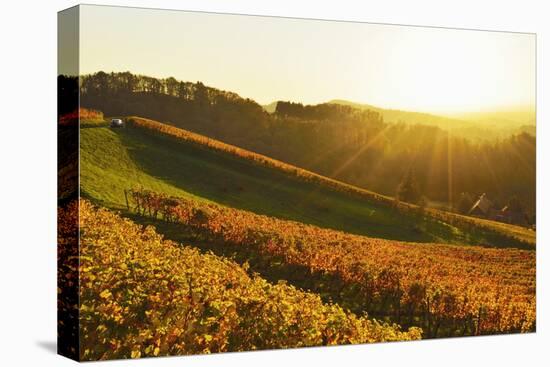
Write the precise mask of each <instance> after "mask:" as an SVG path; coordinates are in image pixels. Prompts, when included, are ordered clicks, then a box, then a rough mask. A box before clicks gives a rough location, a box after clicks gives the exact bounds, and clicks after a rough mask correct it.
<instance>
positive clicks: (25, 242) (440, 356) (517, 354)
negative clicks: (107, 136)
mask: <svg viewBox="0 0 550 367" xmlns="http://www.w3.org/2000/svg"><path fill="white" fill-rule="evenodd" d="M96 3H97V4H112V5H136V6H144V7H157V8H172V9H187V10H206V11H218V12H231V13H242V14H259V15H281V16H291V17H304V18H321V19H338V20H355V21H367V22H382V23H396V24H414V25H431V26H445V27H458V28H473V29H490V30H509V31H522V32H536V33H537V35H538V36H537V42H538V96H537V97H538V98H537V123H538V126H537V138H538V139H537V140H538V142H537V143H538V144H537V150H538V152H537V154H538V167H537V170H538V172H537V173H538V193H537V195H538V197H537V199H538V208H539V210H538V242H537V243H538V246H537V258H538V267H537V268H538V272H537V278H538V282H537V285H538V293H537V294H538V304H537V310H538V315H537V329H538V331H537V333H536V334H530V335H508V336H496V337H478V338H461V339H447V340H441V339H440V340H432V341H421V342H409V343H392V344H377V345H362V346H345V347H330V348H311V349H301V350H286V351H274V352H249V353H232V354H222V355H211V356H198V357H172V358H159V359H148V360H139V361H118V362H105V363H106V364H108V365H114V366H127V365H128V366H149V365H152V366H175V365H182V364H185V365H186V366H209V365H220V364H223V365H224V366H225V365H227V366H257V365H267V366H271V365H277V366H279V365H288V366H299V365H304V366H305V365H310V364H311V365H326V366H339V365H356V364H357V365H366V364H369V365H373V364H378V365H384V366H385V365H390V366H393V365H397V364H404V365H413V366H416V365H419V366H441V365H445V366H467V365H471V366H480V365H485V366H489V365H499V366H513V365H522V366H540V365H544V364H545V363H546V365H548V364H547V363H548V360H550V356H549V353H548V349H549V347H548V345H550V338H549V335H550V330H549V328H550V325H549V322H550V321H549V317H548V315H549V314H550V309H549V307H550V303H549V300H548V285H549V283H550V277H549V271H548V268H549V258H548V256H549V251H548V250H547V249H546V247H547V246H548V239H549V231H548V224H549V216H548V210H547V208H548V204H550V202H549V195H550V190H549V188H548V183H549V181H548V168H546V169H545V167H544V165H545V163H546V165H547V164H548V162H547V161H546V159H548V154H549V153H550V148H549V145H550V136H549V133H548V131H549V128H548V126H549V124H550V122H549V121H548V118H547V117H548V112H547V109H546V108H547V106H548V103H549V102H548V99H549V96H548V95H546V98H545V95H544V92H545V91H546V90H547V88H548V86H549V85H550V82H549V77H548V75H549V74H548V73H547V72H546V70H545V66H547V65H548V60H549V58H548V56H549V50H550V48H548V47H546V46H547V45H548V43H545V41H546V40H550V30H549V25H548V24H549V18H548V14H549V13H550V12H549V11H548V10H547V9H545V3H546V2H545V1H528V0H523V1H503V0H500V1H482V0H477V1H470V0H461V1H442V0H433V1H427V0H426V1H425V0H413V1H411V0H402V1H379V2H372V1H365V0H363V1H347V0H337V1H306V0H302V1H300V0H293V1H286V0H268V1H257V0H256V1H254V0H249V1H244V0H242V1H241V0H232V1H227V0H225V1H223V0H220V1H210V0H197V1H184V0H179V1H168V0H157V1H115V0H112V1H96ZM75 4H76V2H73V1H61V0H48V1H15V0H12V1H10V2H8V1H5V2H3V3H2V8H1V10H0V28H1V32H0V40H1V43H0V93H1V94H0V108H1V110H0V124H1V129H0V159H1V164H0V168H1V169H0V185H1V189H0V216H1V218H0V223H1V224H0V246H1V250H0V251H1V253H0V261H1V263H0V271H1V274H0V282H1V283H0V365H3V366H18V365H29V366H35V365H38V366H65V365H72V364H74V362H72V361H69V360H67V359H64V358H62V357H59V356H57V355H56V354H55V352H54V351H55V339H56V301H55V298H56V283H55V282H56V278H55V267H56V235H55V228H56V227H55V226H56V221H55V216H56V148H55V147H56V130H55V129H56V68H57V63H56V57H57V56H56V55H57V54H56V47H57V46H56V30H57V28H56V21H57V16H56V12H57V11H59V10H61V9H64V8H67V7H70V6H72V5H75ZM543 60H544V62H543ZM545 100H546V101H545ZM502 164H506V162H502ZM547 167H548V166H547ZM6 204H7V205H6Z"/></svg>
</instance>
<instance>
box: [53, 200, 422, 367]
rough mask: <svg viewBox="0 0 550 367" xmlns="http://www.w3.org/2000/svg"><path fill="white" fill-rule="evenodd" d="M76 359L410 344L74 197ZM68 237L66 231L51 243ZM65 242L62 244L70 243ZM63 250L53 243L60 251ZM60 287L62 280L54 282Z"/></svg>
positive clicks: (396, 332)
mask: <svg viewBox="0 0 550 367" xmlns="http://www.w3.org/2000/svg"><path fill="white" fill-rule="evenodd" d="M77 213H79V214H80V255H79V267H78V269H79V273H80V278H79V280H80V304H79V311H80V358H81V359H82V360H98V359H101V360H103V359H112V358H138V357H145V356H161V355H164V356H165V355H178V354H196V353H212V352H224V351H242V350H255V349H266V348H293V347H304V346H314V345H332V344H350V343H368V342H381V341H396V340H413V339H419V338H420V336H421V331H420V330H419V329H417V328H411V329H410V330H409V331H408V332H403V331H401V330H400V328H399V327H398V326H395V325H388V324H385V323H380V322H377V321H373V320H369V319H367V318H365V317H357V316H355V315H354V314H351V313H349V312H346V311H344V310H343V309H342V308H341V307H340V306H338V305H334V304H325V303H323V302H321V300H320V298H319V296H317V295H315V294H311V293H307V292H304V291H301V290H298V289H296V288H294V287H293V286H290V285H286V284H285V283H284V282H280V283H279V284H275V285H273V284H270V283H268V282H267V281H265V280H264V279H262V278H260V277H258V276H257V275H254V274H249V273H248V272H247V270H246V268H243V267H241V266H239V265H238V264H236V263H235V262H232V261H230V260H227V259H224V258H221V257H218V256H215V255H213V254H210V253H207V254H201V253H200V252H199V251H198V250H197V249H193V248H191V247H185V246H182V245H180V244H177V243H174V242H171V241H166V240H163V238H162V236H161V235H159V234H157V233H156V232H155V230H154V229H153V227H150V226H149V227H142V226H139V225H136V224H134V223H133V222H131V221H130V220H128V219H123V218H121V217H119V216H118V215H116V214H114V213H112V212H110V211H108V210H106V209H97V208H95V207H93V206H92V205H91V204H90V203H89V202H87V201H84V200H81V201H80V207H78V205H76V203H73V204H72V205H70V206H69V207H68V208H67V209H64V210H61V211H60V217H61V218H63V217H68V218H74V217H75V216H76V215H77ZM65 235H66V236H72V237H74V235H75V228H74V226H71V225H63V226H60V236H61V238H63V236H65ZM72 237H71V238H72ZM64 243H66V242H64V241H61V242H60V246H63V244H64ZM60 285H61V286H60V289H63V287H64V286H65V285H67V286H68V283H67V282H66V281H63V280H62V281H61V282H60Z"/></svg>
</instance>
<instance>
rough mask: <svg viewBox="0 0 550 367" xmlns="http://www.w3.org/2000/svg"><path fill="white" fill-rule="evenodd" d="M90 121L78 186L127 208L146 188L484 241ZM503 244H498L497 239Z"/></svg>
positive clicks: (417, 235) (239, 162) (369, 230)
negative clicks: (131, 195) (128, 196)
mask: <svg viewBox="0 0 550 367" xmlns="http://www.w3.org/2000/svg"><path fill="white" fill-rule="evenodd" d="M84 125H88V126H87V128H83V129H82V132H81V188H82V192H83V194H84V195H85V196H86V197H89V198H90V199H93V200H94V201H96V202H99V203H101V204H102V205H105V206H107V207H114V208H120V209H122V208H124V207H125V201H124V194H123V190H124V189H128V188H131V187H136V186H142V187H144V188H148V189H151V190H155V191H161V192H165V193H167V194H170V195H176V196H187V197H189V196H191V197H194V198H196V199H198V200H211V201H214V202H217V203H221V204H224V205H227V206H232V207H236V208H239V209H246V210H250V211H253V212H256V213H260V214H267V215H271V216H275V217H279V218H283V219H291V220H297V221H301V222H304V223H310V224H315V225H318V226H321V227H327V228H334V229H339V230H344V231H347V232H351V233H357V234H363V235H367V236H373V237H381V238H388V239H398V240H405V241H418V242H434V241H435V242H447V243H487V242H490V241H489V240H487V239H486V238H484V237H483V235H480V234H476V233H474V234H472V233H469V234H466V233H464V232H461V231H460V230H459V229H458V228H456V227H453V226H450V225H448V224H446V223H443V222H438V221H434V220H427V219H420V218H418V217H413V216H408V215H402V214H399V213H397V212H395V211H394V210H392V209H391V208H388V207H383V206H382V207H381V206H376V205H375V204H372V203H370V202H368V201H366V200H360V199H358V198H357V197H351V196H349V195H347V194H345V193H342V192H338V191H336V190H333V189H330V188H327V187H323V186H322V185H319V184H315V183H312V182H304V181H301V180H299V179H296V178H293V177H289V176H288V175H287V174H284V173H282V172H279V171H278V170H276V169H273V168H268V167H263V166H261V165H258V164H254V163H251V162H249V161H247V160H244V159H241V158H238V157H235V156H231V155H228V154H225V153H223V152H219V151H214V150H212V149H206V148H201V147H198V146H196V145H194V144H190V143H186V142H182V141H176V140H174V139H172V138H169V137H165V136H159V135H158V134H153V133H151V132H148V131H145V130H143V129H136V128H131V127H128V128H125V129H114V130H113V129H110V128H108V127H106V126H104V125H98V124H84ZM496 245H498V244H496Z"/></svg>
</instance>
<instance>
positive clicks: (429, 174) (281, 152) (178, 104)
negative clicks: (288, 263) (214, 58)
mask: <svg viewBox="0 0 550 367" xmlns="http://www.w3.org/2000/svg"><path fill="white" fill-rule="evenodd" d="M69 82H70V80H68V79H64V81H63V83H69ZM67 89H68V90H70V88H67ZM80 103H81V106H82V107H86V108H93V109H98V110H101V111H103V112H104V114H105V115H106V116H116V115H137V116H142V117H146V118H151V119H155V120H159V121H163V122H168V123H170V124H173V125H175V126H178V127H182V128H185V129H188V130H191V131H194V132H197V133H200V134H204V135H207V136H210V137H212V138H215V139H218V140H221V141H224V142H227V143H230V144H234V145H237V146H241V147H243V148H245V149H248V150H252V151H255V152H258V153H261V154H265V155H268V156H271V157H273V158H276V159H279V160H282V161H286V162H289V163H291V164H294V165H297V166H300V167H303V168H306V169H309V170H312V171H315V172H318V173H320V174H323V175H326V176H329V177H334V178H337V179H339V180H342V181H345V182H349V183H351V184H354V185H357V186H361V187H365V188H367V189H370V190H373V191H377V192H380V193H382V194H387V195H395V193H396V189H397V186H398V185H399V184H400V182H401V181H402V178H403V176H404V175H405V174H406V173H407V172H411V171H412V172H414V175H415V179H416V181H417V183H418V187H419V188H420V191H421V192H422V193H423V195H424V196H425V197H427V199H429V200H432V201H438V202H452V203H453V204H455V205H456V204H457V203H456V201H457V199H458V198H459V197H464V195H462V196H461V195H460V194H461V193H463V192H466V193H468V195H467V196H466V197H471V198H475V197H476V196H477V195H479V194H481V193H486V194H487V196H488V197H489V198H491V200H492V201H493V202H495V204H496V205H505V204H506V203H507V202H508V201H509V199H510V198H511V197H518V198H519V199H520V201H521V202H522V203H523V204H524V205H525V207H526V209H527V210H528V211H529V212H530V213H534V205H535V138H534V137H533V136H531V135H528V134H518V135H515V136H511V137H509V138H507V139H503V140H497V141H494V142H491V143H484V144H480V143H476V142H473V141H470V140H467V139H464V138H458V137H452V136H449V134H448V133H447V132H446V131H444V130H442V129H440V128H438V127H434V126H428V125H424V124H389V123H386V122H384V119H383V118H382V116H381V115H380V114H379V113H377V112H376V111H371V110H369V109H359V108H354V107H353V106H342V105H337V104H320V105H315V106H304V105H302V104H299V103H291V102H278V103H277V106H276V110H275V112H274V113H272V114H270V113H267V112H266V111H265V110H264V108H263V107H262V106H260V105H259V104H258V103H256V102H255V101H253V100H250V99H244V98H241V97H240V96H238V95H237V94H235V93H232V92H227V91H222V90H219V89H215V88H211V87H208V86H205V85H204V84H202V83H201V82H197V83H191V82H183V81H178V80H176V79H174V78H167V79H156V78H151V77H147V76H140V75H133V74H131V73H129V72H125V73H110V74H107V73H103V72H98V73H96V74H93V75H85V76H82V77H81V99H80Z"/></svg>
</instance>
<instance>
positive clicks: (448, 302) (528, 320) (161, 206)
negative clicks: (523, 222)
mask: <svg viewBox="0 0 550 367" xmlns="http://www.w3.org/2000/svg"><path fill="white" fill-rule="evenodd" d="M132 193H133V197H134V198H138V201H137V206H136V209H137V211H138V212H140V213H141V214H149V215H153V216H157V215H159V216H161V215H162V216H163V217H164V218H165V219H167V220H169V221H177V222H179V223H181V224H184V225H185V226H186V227H190V228H192V229H194V230H195V231H196V232H197V233H199V234H201V235H202V236H203V238H204V239H206V240H208V241H220V242H222V243H224V244H233V245H237V246H244V247H249V248H252V249H254V250H255V252H257V253H260V254H265V255H269V256H275V257H278V258H281V259H282V261H284V262H285V263H287V264H291V265H297V266H303V267H306V268H307V269H309V271H310V272H311V277H315V275H316V274H317V276H318V278H317V279H319V277H320V274H321V275H322V274H332V275H335V276H337V277H339V278H340V279H341V280H342V281H343V282H344V283H345V284H347V285H348V287H351V289H352V290H353V291H351V292H349V294H350V296H349V297H351V298H353V302H355V303H358V304H360V305H364V307H365V309H366V310H367V311H368V312H369V313H374V314H376V315H384V316H389V317H391V319H392V320H396V321H397V322H399V323H406V324H407V325H418V326H421V327H422V328H423V329H424V331H425V335H426V336H428V337H438V336H459V335H479V334H493V333H506V332H529V331H533V330H534V329H535V319H536V314H535V310H536V300H535V252H534V251H527V250H518V249H496V248H484V247H476V246H454V245H442V244H418V243H406V242H397V241H390V240H384V239H376V238H369V237H364V236H359V235H353V234H348V233H344V232H340V231H336V230H330V229H323V228H319V227H316V226H312V225H306V224H302V223H299V222H293V221H288V220H281V219H277V218H273V217H268V216H263V215H258V214H254V213H252V212H248V211H244V210H238V209H233V208H228V207H224V206H220V205H217V204H210V203H201V202H198V201H195V200H190V199H183V198H168V197H165V196H163V195H162V194H158V193H153V192H151V191H146V190H133V191H132ZM252 252H254V251H252Z"/></svg>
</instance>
